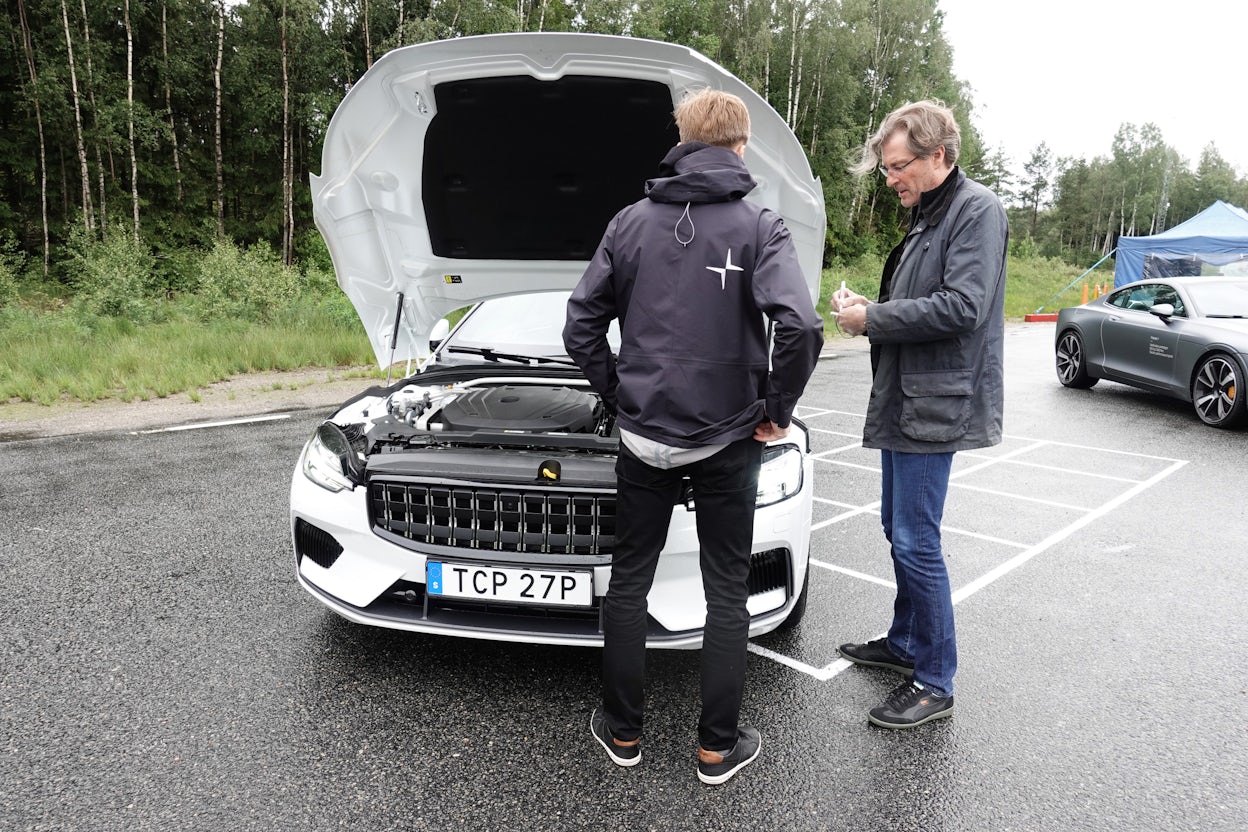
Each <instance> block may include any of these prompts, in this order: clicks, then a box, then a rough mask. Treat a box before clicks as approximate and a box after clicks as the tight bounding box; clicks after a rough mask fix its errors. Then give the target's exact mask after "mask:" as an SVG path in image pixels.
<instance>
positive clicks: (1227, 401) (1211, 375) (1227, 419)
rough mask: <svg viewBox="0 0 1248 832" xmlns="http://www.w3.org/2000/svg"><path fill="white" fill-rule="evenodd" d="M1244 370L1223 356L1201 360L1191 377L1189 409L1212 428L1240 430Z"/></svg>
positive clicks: (1242, 418) (1216, 355)
mask: <svg viewBox="0 0 1248 832" xmlns="http://www.w3.org/2000/svg"><path fill="white" fill-rule="evenodd" d="M1244 399H1245V391H1244V371H1243V369H1242V368H1241V367H1240V366H1239V362H1238V361H1236V360H1235V359H1234V358H1232V357H1231V356H1229V355H1226V354H1224V353H1214V354H1213V355H1208V356H1206V357H1205V358H1204V359H1202V360H1201V362H1200V364H1199V365H1197V367H1196V372H1195V373H1194V374H1193V375H1192V406H1193V407H1194V408H1195V409H1196V415H1197V416H1199V417H1200V421H1202V422H1204V423H1205V424H1206V425H1211V426H1213V427H1215V428H1234V427H1239V426H1240V425H1242V424H1243V422H1244V411H1245V409H1246V408H1248V403H1245V401H1244Z"/></svg>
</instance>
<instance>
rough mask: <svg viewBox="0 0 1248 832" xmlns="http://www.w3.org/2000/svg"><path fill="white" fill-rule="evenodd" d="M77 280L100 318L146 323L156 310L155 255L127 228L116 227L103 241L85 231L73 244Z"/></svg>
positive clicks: (84, 298) (83, 296)
mask: <svg viewBox="0 0 1248 832" xmlns="http://www.w3.org/2000/svg"><path fill="white" fill-rule="evenodd" d="M69 251H70V257H71V261H72V263H73V265H74V266H75V268H76V273H75V274H74V276H73V279H74V282H75V284H76V285H77V288H78V295H79V297H80V299H81V300H82V301H83V302H84V303H85V304H86V307H87V309H88V310H89V311H90V312H92V313H94V314H96V315H103V316H107V317H113V318H124V319H126V320H128V321H132V322H134V323H146V322H148V321H150V320H151V318H152V311H153V309H154V307H155V302H154V298H153V291H152V266H153V258H152V253H151V251H150V250H149V249H148V248H147V246H146V245H144V243H143V241H142V240H135V239H134V235H133V234H132V233H131V232H130V231H129V230H128V229H126V228H125V227H124V226H120V225H118V226H114V227H112V228H110V229H108V230H107V231H106V232H105V234H104V239H103V240H92V239H91V238H89V237H88V236H87V235H86V232H84V231H82V230H81V229H78V230H76V232H75V234H74V238H73V239H72V240H71V241H70V246H69Z"/></svg>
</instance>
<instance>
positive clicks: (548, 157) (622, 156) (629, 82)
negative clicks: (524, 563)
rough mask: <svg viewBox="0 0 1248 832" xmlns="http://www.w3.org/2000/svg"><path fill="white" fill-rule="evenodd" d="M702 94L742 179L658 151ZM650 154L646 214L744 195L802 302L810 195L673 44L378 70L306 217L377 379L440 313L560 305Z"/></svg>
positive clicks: (392, 57) (638, 186)
mask: <svg viewBox="0 0 1248 832" xmlns="http://www.w3.org/2000/svg"><path fill="white" fill-rule="evenodd" d="M707 86H710V87H715V88H717V89H722V90H725V91H726V92H730V93H732V94H734V95H737V96H739V97H740V98H741V99H742V100H743V101H744V102H745V104H746V107H747V108H748V109H749V113H750V125H751V136H750V141H749V143H748V145H747V146H746V151H745V154H746V156H745V164H744V166H742V165H741V164H740V162H739V161H733V159H731V158H727V157H729V156H731V155H732V154H731V151H729V150H726V149H723V148H711V147H708V146H701V147H698V146H694V145H693V144H692V143H691V144H688V145H680V146H679V148H678V149H677V150H676V151H672V148H673V146H676V145H677V144H678V142H679V140H680V136H679V134H678V133H677V131H676V127H675V124H674V121H673V118H672V112H673V110H674V109H675V106H676V102H678V101H680V99H681V98H682V97H683V96H684V95H685V94H686V93H688V92H690V91H693V90H697V89H700V88H702V87H707ZM665 154H667V155H668V156H669V159H670V165H667V163H666V162H665V165H667V166H665V167H664V168H663V169H661V171H660V176H659V177H658V178H657V179H654V186H653V188H652V189H651V190H654V191H655V194H656V195H655V198H671V199H683V200H685V201H693V200H694V199H695V198H696V199H702V198H708V199H710V198H729V197H728V196H727V193H728V192H733V189H738V190H740V189H744V192H747V193H748V196H747V197H746V198H747V199H748V200H750V201H753V202H757V203H758V204H760V205H762V206H764V207H766V208H769V209H771V210H773V211H775V212H776V213H778V214H779V215H780V216H781V217H783V219H784V222H785V225H786V226H787V228H788V229H789V231H790V233H791V234H792V237H793V241H794V244H795V245H796V247H797V251H798V256H799V261H800V263H801V267H802V272H803V275H804V276H805V278H806V281H807V284H808V286H809V287H810V290H811V294H812V297H814V296H817V293H818V288H819V275H820V269H821V267H822V259H823V244H824V229H825V225H826V216H825V213H824V201H823V188H822V187H821V186H820V184H819V182H818V180H816V179H815V178H814V177H813V175H812V174H811V170H810V163H809V161H808V160H807V157H806V154H805V152H804V150H803V148H802V146H801V144H800V142H798V140H797V138H796V137H795V136H794V135H793V131H792V130H790V129H789V126H788V125H787V124H786V123H785V121H784V119H783V118H781V117H780V115H779V114H778V113H776V111H775V110H774V109H772V107H771V106H770V105H769V104H768V103H767V102H766V101H765V100H764V99H763V98H762V97H761V96H759V95H758V94H757V93H756V92H754V91H753V90H752V89H751V88H750V87H748V86H747V85H746V84H744V83H743V82H742V81H741V80H740V79H738V78H736V77H735V76H733V75H732V74H731V73H729V72H728V71H727V70H725V69H724V68H723V67H721V66H719V65H718V64H716V63H714V62H713V61H711V60H709V59H708V58H706V57H704V56H703V55H700V54H698V53H697V52H695V51H693V50H691V49H688V48H687V47H683V46H677V45H675V44H670V43H661V42H658V41H651V40H641V39H637V38H624V37H614V36H609V35H583V34H576V33H567V32H544V33H530V32H525V33H508V34H499V35H481V36H477V37H464V38H455V39H452V40H444V41H431V42H428V43H420V44H414V45H411V46H405V47H402V48H399V49H396V50H394V51H392V52H389V53H388V54H386V55H385V56H383V57H382V58H381V59H379V60H377V61H375V62H374V63H373V65H372V67H371V68H370V69H369V70H368V72H366V73H364V75H363V76H361V77H360V78H359V80H358V81H356V82H355V84H354V85H353V86H352V87H351V89H350V91H349V92H348V93H347V94H346V96H345V97H344V98H343V100H342V103H341V104H339V106H338V109H337V110H336V111H335V112H334V115H333V117H332V119H331V120H330V123H329V126H328V127H327V129H326V132H325V140H324V145H323V150H322V154H321V170H320V173H319V175H313V176H312V177H311V182H310V184H311V191H312V194H311V196H312V211H313V216H314V218H315V220H316V226H317V228H318V229H319V230H320V232H321V235H322V236H323V237H324V238H325V244H326V247H327V248H328V249H329V253H330V256H331V258H332V259H333V263H334V272H335V275H336V276H337V279H338V284H339V286H341V287H342V289H343V291H344V292H345V293H346V294H347V296H348V297H349V298H350V299H351V302H352V304H353V305H354V306H355V309H356V312H357V313H358V314H359V316H360V320H361V322H362V323H363V325H364V331H365V332H366V333H367V335H368V338H369V341H370V342H371V344H372V347H373V352H374V354H375V355H376V356H377V361H378V364H380V365H381V366H382V367H386V366H389V365H390V364H391V363H392V362H397V361H405V360H409V359H419V358H424V357H425V356H427V355H428V354H429V334H430V332H431V331H432V329H433V327H434V325H435V324H436V323H437V321H438V320H439V319H440V318H442V317H443V316H445V315H448V314H449V313H450V312H452V311H453V310H455V309H459V308H461V307H465V306H469V305H471V304H473V303H476V302H477V301H481V300H487V299H490V298H497V297H506V296H510V295H519V294H529V293H534V292H555V291H570V290H571V289H573V288H574V287H575V286H576V284H577V282H578V281H579V280H580V278H581V275H582V274H583V273H584V271H585V268H586V266H587V265H588V263H589V260H590V258H591V257H592V256H593V253H594V250H595V248H596V247H597V245H598V243H599V241H600V240H601V239H602V235H603V232H604V231H605V230H606V228H607V225H608V224H609V223H610V221H611V218H612V217H613V216H615V214H616V213H618V212H619V211H620V210H621V209H623V208H624V207H626V206H627V205H630V204H632V203H634V202H636V201H638V200H639V199H643V198H644V196H645V193H646V191H645V188H644V184H645V182H646V181H647V180H648V179H652V178H653V177H654V175H655V161H656V160H657V159H662V158H664V155H665ZM669 167H670V170H669V169H668V168H669ZM745 168H748V169H749V171H750V172H751V173H752V174H753V178H752V179H751V177H750V175H749V174H748V173H746V172H745ZM721 172H723V173H721ZM665 180H670V182H669V181H665ZM730 180H731V181H730ZM755 181H757V185H756V184H755ZM732 183H735V184H732ZM678 189H687V193H688V195H687V196H677V195H675V194H677V193H683V191H679V190H678ZM695 194H697V195H698V196H696V197H695ZM396 319H397V320H396Z"/></svg>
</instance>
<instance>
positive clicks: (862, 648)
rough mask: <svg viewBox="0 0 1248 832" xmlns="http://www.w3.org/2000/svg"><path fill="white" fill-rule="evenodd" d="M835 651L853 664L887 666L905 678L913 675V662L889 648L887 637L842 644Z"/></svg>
mask: <svg viewBox="0 0 1248 832" xmlns="http://www.w3.org/2000/svg"><path fill="white" fill-rule="evenodd" d="M837 652H838V653H840V654H841V655H842V656H844V657H845V658H847V659H849V660H850V661H851V662H853V663H854V664H861V665H866V666H867V667H883V668H887V669H888V670H892V671H895V672H897V673H900V674H901V675H902V676H905V677H906V678H910V677H911V676H913V675H914V662H908V661H906V660H905V659H903V658H901V657H900V656H898V655H897V654H896V653H894V652H893V651H892V650H890V649H889V648H888V639H887V638H877V639H876V640H875V641H868V642H867V643H866V644H842V645H841V646H840V647H838V648H837Z"/></svg>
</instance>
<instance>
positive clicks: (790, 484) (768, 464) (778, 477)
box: [754, 445, 802, 508]
mask: <svg viewBox="0 0 1248 832" xmlns="http://www.w3.org/2000/svg"><path fill="white" fill-rule="evenodd" d="M801 490H802V452H801V451H800V450H799V449H798V447H797V446H796V445H773V446H771V447H768V448H765V449H763V465H762V467H761V468H760V469H759V470H758V496H757V498H755V501H754V505H755V506H756V507H759V508H761V507H762V506H770V505H773V504H775V503H779V502H781V501H783V500H787V499H789V498H790V497H792V496H793V495H794V494H796V493H797V492H799V491H801Z"/></svg>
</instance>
